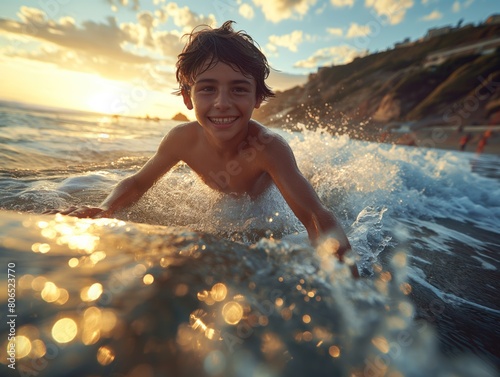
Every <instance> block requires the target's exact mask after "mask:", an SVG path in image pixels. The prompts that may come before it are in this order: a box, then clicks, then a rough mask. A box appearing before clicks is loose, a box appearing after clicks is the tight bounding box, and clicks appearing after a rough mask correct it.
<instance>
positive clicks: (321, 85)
mask: <svg viewBox="0 0 500 377" xmlns="http://www.w3.org/2000/svg"><path fill="white" fill-rule="evenodd" d="M498 38H500V25H498V24H496V25H480V26H468V27H464V28H460V29H455V30H452V31H451V32H449V33H447V34H444V35H440V36H435V37H432V38H428V39H422V40H421V41H416V42H412V43H409V44H408V43H407V44H405V45H404V46H401V47H397V48H394V49H391V50H388V51H384V52H378V53H374V54H371V55H368V56H365V57H362V58H356V59H355V60H354V61H352V62H351V63H349V64H345V65H339V66H331V67H323V68H320V69H319V70H318V72H317V73H314V74H311V75H310V76H309V79H308V81H307V83H306V84H304V85H302V86H296V87H294V88H292V89H289V90H286V91H283V92H278V93H277V95H276V98H273V99H271V100H270V101H269V102H268V103H266V104H265V105H263V106H261V108H260V109H257V110H256V111H255V112H254V118H255V119H257V120H258V121H261V122H263V123H264V124H266V125H269V126H276V127H284V128H294V127H295V126H296V125H297V123H302V124H305V125H306V127H307V128H316V127H318V126H322V127H325V128H327V129H329V130H330V131H332V132H334V133H339V134H343V133H348V134H349V135H350V136H351V137H356V138H363V139H372V138H373V135H375V134H378V133H380V131H381V130H383V129H384V128H388V127H391V126H395V125H397V124H400V123H408V122H415V123H414V124H417V125H419V126H425V125H447V126H452V127H457V128H459V127H463V126H468V125H473V124H499V123H500V119H499V118H500V117H499V115H500V49H499V48H498V47H494V48H489V47H488V46H483V45H481V46H479V45H478V44H481V42H483V41H496V40H497V39H498ZM497 42H498V41H497ZM474 45H476V47H474ZM471 46H472V47H471ZM439 59H441V61H439ZM436 61H437V62H436Z"/></svg>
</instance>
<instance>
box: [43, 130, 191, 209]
mask: <svg viewBox="0 0 500 377" xmlns="http://www.w3.org/2000/svg"><path fill="white" fill-rule="evenodd" d="M181 133H182V131H181V129H180V128H179V127H176V128H174V129H173V130H171V131H170V132H169V133H168V134H167V136H165V137H164V138H163V140H162V142H161V143H160V146H159V147H158V150H157V151H156V153H155V155H154V156H153V157H152V158H151V159H149V161H148V162H146V164H145V165H144V166H143V167H142V168H141V169H140V170H139V171H138V172H137V173H135V174H133V175H131V176H130V177H127V178H125V179H123V180H122V181H120V182H119V183H118V184H117V185H116V186H115V188H114V189H113V191H112V192H111V193H110V194H109V195H108V197H107V198H106V199H104V201H103V202H102V203H101V204H100V205H99V206H98V207H88V206H80V207H69V208H67V209H65V210H62V211H61V210H52V211H46V212H45V213H49V214H54V213H61V214H63V215H69V216H75V217H81V218H84V217H94V218H95V217H109V216H111V215H112V214H113V213H115V212H116V211H118V210H120V209H122V208H125V207H128V206H130V205H131V204H133V203H135V202H136V201H137V200H139V199H140V198H141V197H142V196H143V195H144V193H145V192H146V191H148V190H149V189H150V188H151V186H153V184H154V183H155V182H156V181H157V180H158V179H159V178H160V177H162V176H163V175H164V174H165V173H166V172H168V171H169V170H170V169H171V168H172V167H173V166H174V165H175V164H176V163H177V162H179V161H180V158H179V153H178V152H179V151H180V150H182V140H183V138H182V135H181Z"/></svg>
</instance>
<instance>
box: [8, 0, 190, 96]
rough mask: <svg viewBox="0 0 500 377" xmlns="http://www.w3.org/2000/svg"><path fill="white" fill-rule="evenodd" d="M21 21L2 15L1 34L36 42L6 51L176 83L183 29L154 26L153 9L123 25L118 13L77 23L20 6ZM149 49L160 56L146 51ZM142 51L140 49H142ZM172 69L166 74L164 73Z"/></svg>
mask: <svg viewBox="0 0 500 377" xmlns="http://www.w3.org/2000/svg"><path fill="white" fill-rule="evenodd" d="M18 16H19V18H20V20H21V21H15V20H8V19H0V33H2V34H6V35H8V36H12V35H14V36H21V37H22V38H24V40H28V41H37V42H38V45H37V46H36V47H35V48H33V47H32V44H30V45H29V46H30V47H28V48H29V49H28V48H26V49H23V45H22V40H19V39H17V40H15V41H14V42H16V43H17V45H16V44H13V45H12V46H11V48H10V49H7V50H5V51H4V55H6V56H9V57H14V58H23V59H29V60H33V61H38V62H44V63H50V64H54V65H56V66H59V67H62V68H64V69H69V70H74V71H79V72H90V73H97V74H99V75H101V76H102V77H105V78H110V79H115V80H124V81H130V80H134V79H139V80H143V81H144V78H145V77H150V76H154V77H155V80H152V79H151V80H147V81H148V86H151V87H155V88H157V87H160V86H161V85H167V84H168V85H169V87H172V82H173V74H172V73H168V69H167V70H165V67H164V65H165V64H167V63H169V62H170V66H173V63H174V62H175V60H176V56H177V54H179V53H180V52H181V50H182V47H183V44H182V43H181V41H180V32H176V31H173V32H164V31H162V32H159V31H155V25H156V24H157V23H158V20H157V19H155V18H154V17H153V15H152V14H151V13H150V12H140V13H139V14H138V15H137V23H123V24H120V25H118V24H117V23H116V20H115V18H114V17H108V19H107V20H106V22H104V23H98V22H93V21H86V22H83V23H82V24H81V25H77V24H76V22H75V20H74V19H73V18H71V17H63V18H61V19H59V20H58V21H53V20H49V19H47V17H46V14H45V13H44V12H43V11H42V10H40V9H36V8H29V7H25V6H23V7H21V8H20V11H19V14H18ZM145 50H149V51H151V52H153V53H155V54H157V55H158V56H159V57H158V58H152V57H150V56H147V55H144V53H145ZM139 51H140V52H141V53H139ZM166 71H167V73H165V72H166Z"/></svg>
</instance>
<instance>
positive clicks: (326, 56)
mask: <svg viewBox="0 0 500 377" xmlns="http://www.w3.org/2000/svg"><path fill="white" fill-rule="evenodd" d="M366 54H367V51H359V50H357V49H355V48H353V47H351V46H347V45H342V46H333V47H326V48H322V49H319V50H317V51H316V52H315V53H314V54H313V55H312V56H310V57H309V58H307V59H305V60H300V61H298V62H296V63H295V64H294V67H297V68H316V67H318V66H326V65H340V64H347V63H350V62H351V61H353V60H354V58H356V57H360V56H365V55H366Z"/></svg>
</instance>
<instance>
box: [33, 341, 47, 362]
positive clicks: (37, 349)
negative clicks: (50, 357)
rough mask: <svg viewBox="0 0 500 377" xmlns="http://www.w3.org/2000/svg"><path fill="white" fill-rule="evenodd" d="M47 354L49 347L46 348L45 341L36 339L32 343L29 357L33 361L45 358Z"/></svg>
mask: <svg viewBox="0 0 500 377" xmlns="http://www.w3.org/2000/svg"><path fill="white" fill-rule="evenodd" d="M46 353H47V347H45V343H44V342H43V340H40V339H35V340H33V341H32V342H31V352H30V354H29V356H30V357H31V358H32V359H39V358H41V357H44V356H45V354H46Z"/></svg>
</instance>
